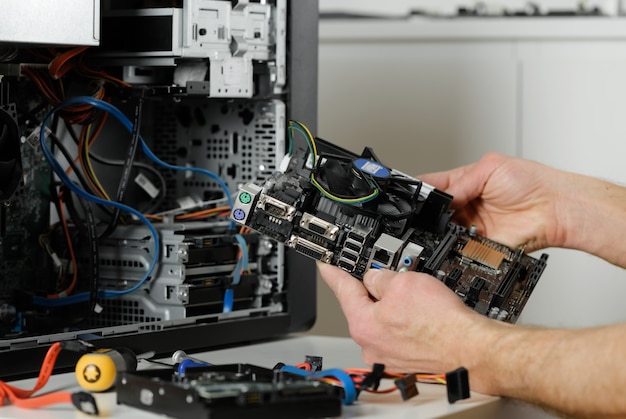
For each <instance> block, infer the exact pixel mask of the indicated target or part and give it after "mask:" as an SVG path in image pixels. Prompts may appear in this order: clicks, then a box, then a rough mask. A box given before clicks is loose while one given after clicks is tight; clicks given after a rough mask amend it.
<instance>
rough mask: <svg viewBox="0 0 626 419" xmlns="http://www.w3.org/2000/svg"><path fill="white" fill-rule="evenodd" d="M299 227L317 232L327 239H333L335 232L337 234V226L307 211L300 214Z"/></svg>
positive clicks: (335, 235)
mask: <svg viewBox="0 0 626 419" xmlns="http://www.w3.org/2000/svg"><path fill="white" fill-rule="evenodd" d="M300 227H302V228H305V229H307V230H309V231H312V232H313V233H316V234H319V235H320V236H322V237H324V238H326V239H329V240H335V239H336V238H337V234H339V227H338V226H336V225H334V224H331V223H329V222H328V221H324V220H322V219H321V218H318V217H316V216H314V215H312V214H309V213H308V212H305V213H304V214H302V218H301V219H300Z"/></svg>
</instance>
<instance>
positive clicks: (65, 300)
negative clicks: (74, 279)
mask: <svg viewBox="0 0 626 419" xmlns="http://www.w3.org/2000/svg"><path fill="white" fill-rule="evenodd" d="M82 98H83V97H77V98H74V99H70V100H68V101H67V102H64V103H62V104H60V105H58V106H56V107H54V108H53V109H52V110H51V111H50V112H48V113H47V114H46V116H45V117H44V119H43V121H42V123H41V131H40V133H39V142H40V145H41V150H42V152H43V155H44V157H45V158H46V160H48V162H49V163H50V166H51V167H52V170H54V173H55V174H56V175H57V176H58V177H59V179H60V180H61V181H62V182H63V183H64V184H65V186H67V187H68V188H69V189H70V190H71V191H72V192H74V193H75V194H76V195H78V196H80V197H82V198H84V199H86V200H88V201H91V202H94V203H96V204H100V205H108V206H112V207H114V208H119V209H120V210H122V211H126V212H129V213H131V214H133V215H134V216H136V217H137V218H139V219H140V220H141V221H142V222H143V223H144V224H146V226H147V227H148V229H149V230H150V233H151V234H152V236H153V237H154V257H153V258H152V261H151V262H150V265H149V267H148V271H147V272H146V274H145V275H144V277H143V278H142V279H141V280H140V281H139V282H138V283H137V284H135V285H134V286H133V287H130V288H127V289H124V290H118V291H112V290H111V291H107V290H102V291H99V292H98V293H97V297H98V298H111V297H117V296H120V295H126V294H129V293H131V292H134V291H136V290H137V289H139V288H141V287H142V286H143V284H144V283H145V282H146V281H147V280H148V278H150V275H151V274H152V271H153V270H154V268H155V266H156V263H157V261H158V259H159V249H160V247H161V245H160V240H159V234H158V232H157V231H156V229H155V228H154V226H153V225H152V223H151V222H150V221H149V220H148V219H147V218H146V217H145V216H144V215H143V214H142V213H141V212H139V211H137V210H136V209H134V208H132V207H129V206H128V205H124V204H122V203H120V202H115V201H107V200H105V199H102V198H100V197H98V196H95V195H92V194H90V193H89V192H86V191H84V190H83V189H81V188H79V187H78V185H76V184H75V183H74V182H72V180H71V179H70V177H69V176H68V175H67V174H66V173H65V170H63V168H62V167H61V165H60V164H59V162H58V161H57V159H56V158H55V157H54V155H53V154H52V151H51V150H50V149H49V148H48V144H47V143H46V125H47V123H48V120H49V119H50V117H51V116H52V115H54V113H55V112H57V111H58V110H60V109H62V108H64V107H66V106H70V105H74V104H78V103H86V101H85V102H84V101H82ZM86 98H88V99H92V100H93V101H96V102H93V103H91V101H90V102H89V103H90V104H92V105H93V106H94V107H97V108H99V109H103V110H106V111H108V112H110V113H111V114H112V115H113V116H115V117H116V118H118V119H120V118H124V119H126V120H127V121H128V119H127V118H126V117H125V116H124V115H123V114H122V113H121V112H120V111H119V110H118V109H117V108H115V107H114V106H112V105H110V104H109V103H107V102H104V101H101V100H98V99H94V98H91V97H86ZM94 103H95V104H94ZM102 104H106V105H108V106H109V107H110V108H112V109H113V111H111V110H110V109H108V108H107V107H101V105H102ZM128 122H129V123H130V121H128ZM130 128H131V129H132V124H130ZM89 297H90V295H89V293H88V292H85V293H80V294H74V295H71V296H68V297H60V298H46V297H37V296H35V297H33V303H34V304H36V305H43V306H48V307H58V306H64V305H69V304H76V303H81V302H86V301H89Z"/></svg>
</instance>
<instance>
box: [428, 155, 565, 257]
mask: <svg viewBox="0 0 626 419" xmlns="http://www.w3.org/2000/svg"><path fill="white" fill-rule="evenodd" d="M564 175H565V173H564V172H560V171H557V170H555V169H552V168H550V167H547V166H544V165H542V164H539V163H536V162H532V161H528V160H522V159H516V158H512V157H508V156H504V155H501V154H496V153H491V154H487V155H486V156H485V157H483V158H482V159H481V160H480V161H478V162H477V163H474V164H470V165H467V166H462V167H459V168H457V169H453V170H450V171H446V172H438V173H430V174H425V175H422V176H419V178H420V179H421V180H423V181H424V182H426V183H428V184H431V185H433V186H435V187H436V188H437V189H440V190H443V191H446V192H447V193H449V194H451V195H453V196H454V201H453V207H454V208H455V209H456V213H455V221H456V222H457V223H458V224H460V225H463V226H466V227H469V226H470V225H472V224H473V225H475V226H476V227H478V230H479V234H480V235H482V236H485V237H488V238H490V239H492V240H495V241H497V242H500V243H503V244H506V245H509V246H510V247H514V248H515V247H519V246H523V245H525V246H526V250H527V251H529V252H531V251H534V250H538V249H542V248H545V247H549V246H559V245H560V244H561V242H562V240H563V239H562V238H561V235H562V232H561V225H560V223H559V221H560V220H562V218H560V217H558V216H557V215H559V210H558V208H557V204H558V203H559V202H560V197H559V196H560V195H561V194H565V193H567V192H568V189H569V188H574V187H575V185H573V184H572V185H568V184H566V183H562V182H561V179H562V178H563V177H564Z"/></svg>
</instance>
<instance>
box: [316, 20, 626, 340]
mask: <svg viewBox="0 0 626 419" xmlns="http://www.w3.org/2000/svg"><path fill="white" fill-rule="evenodd" d="M319 106H320V109H319V129H318V133H317V134H318V135H319V136H320V137H322V138H326V139H328V140H330V141H333V142H335V143H337V144H339V145H342V146H344V147H346V148H349V149H352V150H354V151H360V150H361V149H362V148H363V146H366V145H367V146H372V147H373V148H374V150H375V151H376V152H377V154H378V155H379V157H380V158H381V159H382V160H383V161H384V162H385V163H386V164H387V165H389V166H391V167H395V168H397V169H400V170H402V171H404V172H407V173H412V174H416V175H418V174H420V173H424V172H429V171H435V170H444V169H449V168H452V167H455V166H458V165H462V164H467V163H470V162H473V161H476V160H477V159H479V158H480V157H481V156H482V155H483V154H484V153H486V152H488V151H499V152H502V153H507V154H511V155H516V156H520V157H525V158H530V159H534V160H538V161H541V162H544V163H547V164H550V165H553V166H556V167H559V168H562V169H566V170H571V171H576V172H580V173H586V174H590V175H594V176H599V177H602V178H605V179H609V180H612V181H614V182H617V183H624V181H626V165H625V164H624V158H623V155H624V153H625V152H626V118H625V117H624V116H625V115H626V19H623V18H568V19H553V18H542V19H529V18H526V19H512V18H491V19H439V20H429V19H424V18H416V19H409V20H378V21H376V20H365V21H363V20H324V21H322V22H321V24H320V80H319ZM598 216H599V217H602V214H598ZM606 222H608V223H610V222H611V220H606ZM546 252H547V253H549V254H550V259H549V261H548V268H547V269H546V272H545V273H544V276H543V277H542V279H541V281H540V282H539V284H538V286H537V288H536V291H535V293H534V294H533V296H532V297H531V299H530V301H529V303H528V305H527V306H526V309H525V310H524V312H523V314H522V317H521V319H520V321H521V322H522V323H526V324H539V325H546V326H563V327H582V326H592V325H598V324H606V323H612V322H621V321H626V309H625V308H624V305H623V302H622V301H623V296H624V295H626V274H625V272H624V271H623V270H622V269H620V268H616V267H614V266H611V265H609V264H607V263H606V262H604V261H601V260H598V259H596V258H594V257H591V256H589V255H585V254H582V253H580V252H574V251H567V250H562V249H548V250H546ZM318 289H319V303H318V305H319V310H318V323H317V325H316V326H315V327H314V329H313V330H312V332H311V333H317V334H330V335H347V327H346V324H345V321H344V318H343V315H342V314H341V311H340V309H339V307H338V305H337V303H336V301H335V299H334V296H332V295H331V293H330V291H329V290H328V288H327V287H326V286H325V284H323V283H321V281H320V284H319V287H318Z"/></svg>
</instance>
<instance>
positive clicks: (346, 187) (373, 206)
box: [311, 155, 420, 218]
mask: <svg viewBox="0 0 626 419" xmlns="http://www.w3.org/2000/svg"><path fill="white" fill-rule="evenodd" d="M311 181H312V183H313V184H314V185H315V186H316V187H317V188H318V189H319V190H320V191H321V192H322V193H323V194H324V195H325V196H327V197H329V198H330V199H332V200H333V201H336V202H340V203H345V204H353V205H360V206H361V207H362V208H363V209H364V210H366V211H371V212H372V213H377V214H380V215H383V216H385V217H389V218H404V217H407V216H410V214H411V213H413V212H414V211H415V208H416V199H417V198H418V195H419V185H420V182H419V181H417V180H415V179H412V178H408V177H405V176H403V175H401V174H398V173H393V172H392V171H391V170H389V169H388V168H386V167H385V166H384V165H382V164H381V163H379V162H378V161H377V160H374V159H370V158H364V157H362V158H356V159H351V158H345V157H341V156H334V155H320V158H319V159H318V164H317V166H316V167H315V169H314V171H313V173H312V174H311Z"/></svg>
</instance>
